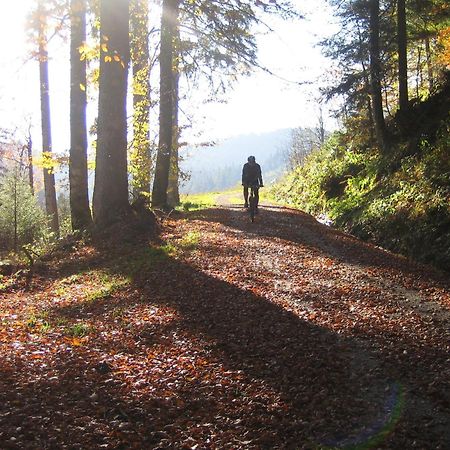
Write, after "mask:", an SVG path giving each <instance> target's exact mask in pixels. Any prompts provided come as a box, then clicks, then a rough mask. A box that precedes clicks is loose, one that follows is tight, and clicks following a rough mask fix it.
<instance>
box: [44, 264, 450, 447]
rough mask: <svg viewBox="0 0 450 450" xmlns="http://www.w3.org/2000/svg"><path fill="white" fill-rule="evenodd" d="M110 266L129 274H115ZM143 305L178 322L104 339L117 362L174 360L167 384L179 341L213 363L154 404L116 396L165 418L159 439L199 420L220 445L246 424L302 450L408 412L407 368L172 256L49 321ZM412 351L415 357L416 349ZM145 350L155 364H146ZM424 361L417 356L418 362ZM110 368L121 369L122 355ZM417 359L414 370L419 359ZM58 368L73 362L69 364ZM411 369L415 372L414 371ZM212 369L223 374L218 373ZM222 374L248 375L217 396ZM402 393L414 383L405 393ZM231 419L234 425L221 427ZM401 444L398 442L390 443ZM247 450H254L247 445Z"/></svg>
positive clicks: (275, 442) (345, 439)
mask: <svg viewBox="0 0 450 450" xmlns="http://www.w3.org/2000/svg"><path fill="white" fill-rule="evenodd" d="M112 270H116V271H117V273H118V274H120V275H124V274H126V272H124V271H123V270H120V269H119V268H118V267H115V268H113V269H112ZM139 305H152V306H153V307H157V308H158V307H163V308H167V307H168V308H170V310H172V311H174V319H173V320H172V321H171V322H170V323H169V324H167V323H158V322H155V323H153V322H151V320H150V319H149V320H147V321H144V322H143V323H141V324H140V325H132V324H131V322H129V324H131V328H130V329H127V328H126V326H125V328H124V329H125V331H123V333H124V334H123V335H121V337H120V339H118V337H117V336H114V335H112V336H110V337H103V338H102V339H101V340H95V345H96V347H99V348H101V349H102V353H104V354H106V355H109V356H108V358H112V355H113V354H114V353H116V354H117V353H120V354H121V355H127V356H128V357H130V358H137V359H142V360H146V361H148V364H149V366H150V367H154V364H155V363H154V361H160V360H162V361H165V362H164V364H163V365H162V367H163V370H162V372H161V377H162V378H163V379H164V373H165V372H170V370H171V366H175V367H176V365H177V364H179V362H177V357H176V356H175V357H174V353H173V352H174V351H175V354H176V353H177V350H176V349H178V351H179V352H180V353H181V354H182V353H183V351H182V350H181V349H180V346H179V344H177V342H178V341H179V340H180V339H181V341H183V340H184V341H187V342H190V343H195V342H197V341H198V340H200V341H202V348H203V350H202V351H201V352H203V356H202V357H203V359H205V360H206V361H207V363H205V365H204V367H203V369H202V368H201V367H200V368H197V369H196V370H194V371H193V372H192V370H191V369H189V370H188V372H189V376H187V375H186V374H184V375H183V374H182V373H179V374H177V375H172V378H174V379H176V380H178V381H174V380H173V379H171V382H172V385H173V387H172V388H171V389H166V388H165V387H161V386H158V388H157V389H156V391H155V392H156V393H155V392H154V395H153V394H152V395H153V397H151V398H148V396H146V395H145V394H144V395H142V396H141V397H139V399H138V400H136V401H132V400H130V399H129V398H128V396H129V391H128V389H129V388H130V387H129V386H128V387H126V388H123V389H119V390H118V391H117V392H115V391H114V390H113V391H111V392H110V394H108V395H109V396H110V397H114V399H115V400H114V401H117V402H118V403H120V404H121V405H122V406H121V408H123V409H124V410H125V411H131V412H129V413H126V414H127V415H128V416H130V417H131V416H132V415H133V413H132V411H134V410H135V409H136V408H141V409H143V412H142V415H143V417H145V418H149V417H155V416H158V414H159V417H158V419H152V420H153V422H152V423H155V428H154V429H153V431H152V432H151V433H154V432H161V430H163V431H164V430H165V428H166V427H175V428H177V427H178V429H180V428H181V429H183V427H186V426H187V424H186V422H185V421H186V416H189V415H190V416H191V417H194V418H195V420H197V421H199V423H204V422H205V421H207V422H209V423H211V422H213V423H214V428H215V429H216V430H217V433H218V435H220V436H222V437H221V439H222V438H223V436H225V435H227V433H230V436H231V435H232V434H233V433H232V430H234V429H236V428H238V429H240V430H241V428H242V430H241V432H245V433H246V435H247V437H248V439H246V441H249V442H252V443H253V444H254V445H255V446H256V447H255V448H274V447H276V448H299V447H298V443H301V444H300V448H314V447H316V446H318V445H319V444H321V443H322V444H324V443H327V445H333V446H334V445H338V444H339V445H340V446H342V445H344V444H346V445H350V444H351V443H353V444H355V443H358V442H359V441H361V440H362V441H366V440H367V439H371V438H373V437H374V436H375V435H377V433H380V432H381V430H382V429H383V427H386V426H387V425H388V424H391V425H392V421H393V420H394V419H393V418H394V411H395V410H396V408H397V409H398V408H399V407H400V406H399V404H400V403H401V401H402V400H401V394H400V391H399V387H398V386H399V384H398V383H397V381H398V380H400V381H399V382H400V383H401V382H403V383H408V381H405V380H406V378H405V377H403V374H402V373H401V371H400V373H399V372H395V371H394V372H393V371H391V370H389V368H388V366H387V365H386V364H385V361H384V355H383V354H382V353H376V352H372V351H369V350H368V349H367V348H366V347H364V346H362V345H361V344H360V343H359V342H358V340H357V339H353V338H349V337H342V336H341V335H339V334H336V333H333V332H331V331H330V330H328V329H325V328H322V327H319V326H317V325H314V324H312V323H311V322H308V321H307V320H302V319H301V318H299V317H298V316H297V315H295V314H293V313H292V312H289V311H287V310H285V309H283V308H281V307H280V306H277V305H275V304H273V303H271V302H270V301H268V300H267V299H265V298H264V297H261V296H258V295H255V294H254V293H252V292H251V291H247V290H243V289H239V288H238V287H236V286H234V285H233V284H230V283H227V282H224V281H221V280H218V279H215V278H213V277H210V276H208V275H206V274H204V273H203V272H200V271H198V270H196V269H194V268H193V267H192V266H190V265H188V264H185V263H182V262H180V261H177V260H174V259H172V258H168V257H162V258H160V259H159V260H158V263H157V265H153V266H152V267H150V268H148V267H147V268H146V269H145V270H143V271H141V272H139V273H137V274H135V276H134V280H133V284H132V285H131V286H129V287H128V288H126V289H124V290H121V291H119V292H117V293H115V294H114V295H113V296H111V297H108V298H103V299H100V300H97V301H95V302H89V303H86V304H75V305H71V306H68V307H63V308H60V307H56V308H54V310H53V311H52V312H51V315H54V316H58V317H61V316H62V317H70V318H75V319H79V320H82V319H83V318H85V317H94V318H95V319H96V320H97V321H99V322H100V323H102V322H103V323H104V324H105V326H108V323H109V322H110V321H111V317H112V315H113V313H114V311H115V310H116V309H117V308H122V309H123V310H130V311H131V310H134V308H136V307H138V306H139ZM99 328H100V327H99ZM405 345H406V346H407V349H408V352H410V353H412V354H414V352H415V349H414V345H413V343H406V342H405ZM181 347H182V346H181ZM174 349H175V350H174ZM431 350H432V355H433V359H435V361H441V362H443V361H445V358H446V355H444V354H440V353H439V352H438V351H437V350H435V349H431ZM431 350H430V351H431ZM199 351H200V350H199ZM148 354H152V355H153V356H152V357H151V358H150V359H148V357H147V356H146V355H148ZM155 355H156V356H155ZM430 355H431V353H430ZM155 358H156V359H155ZM419 358H421V356H420V355H417V360H416V361H418V360H419ZM110 360H111V361H113V364H114V359H110ZM410 361H413V363H414V358H412V359H410ZM66 362H67V363H69V361H66ZM97 363H98V361H97ZM61 364H65V362H64V358H62V361H61ZM92 364H94V363H92ZM194 365H195V364H194ZM413 366H414V364H413V365H412V366H409V369H411V370H414V367H413ZM217 367H220V370H219V369H218V368H217ZM214 371H216V375H214V376H211V373H212V372H214ZM224 371H230V373H232V374H233V375H232V376H234V377H237V376H238V375H239V374H240V375H239V377H241V379H239V382H238V383H236V384H233V383H232V385H231V386H230V388H228V387H226V386H222V385H221V387H220V388H218V387H217V385H220V383H222V381H221V380H220V375H219V374H220V373H223V372H224ZM181 372H182V371H181ZM218 373H219V374H218ZM208 377H210V378H211V377H212V379H213V380H215V383H216V384H214V383H210V380H209V378H208ZM397 377H398V380H397ZM169 378H170V377H169ZM205 380H209V381H207V382H205ZM149 382H150V381H149ZM402 390H403V392H405V391H408V390H413V387H412V386H411V387H408V386H406V385H405V386H404V387H403V388H402ZM258 392H260V394H261V398H259V399H258V398H257V399H256V400H255V401H250V402H249V401H248V398H249V396H251V395H253V396H256V397H258ZM249 393H250V394H249ZM86 395H87V394H86ZM155 398H157V399H158V400H157V401H156V404H158V405H160V402H162V403H163V404H164V405H165V406H164V408H166V409H167V411H165V412H164V413H161V411H160V410H161V409H162V407H161V405H160V406H158V408H159V410H158V409H156V410H155V407H154V406H152V404H153V403H154V402H155ZM161 399H165V400H161ZM245 399H247V400H245ZM143 405H145V406H143ZM412 406H413V405H412V404H410V405H409V408H410V410H409V412H408V414H410V411H411V409H412ZM158 411H159V412H158ZM403 413H404V411H403ZM419 416H420V415H419ZM225 417H228V418H230V417H232V419H233V420H231V419H230V421H224V419H223V418H225ZM130 420H131V419H130ZM133 420H134V419H133ZM136 420H138V419H136ZM142 420H144V419H142ZM142 420H141V419H139V420H138V422H139V421H140V422H139V424H140V423H141V422H142ZM417 420H419V421H420V420H424V419H423V417H418V416H417V414H416V415H414V414H413V415H412V416H410V415H408V416H407V417H406V418H405V416H404V417H403V425H402V429H401V431H400V432H399V436H400V437H399V439H400V440H402V439H403V440H404V439H406V440H407V441H408V442H409V440H411V442H412V441H413V440H414V437H415V436H416V435H417V432H416V431H415V427H416V426H417V424H414V422H417ZM144 421H145V420H144ZM155 421H156V422H155ZM236 423H238V424H239V426H237V425H236ZM139 427H141V425H139ZM140 433H142V431H140ZM430 433H431V434H430V436H429V439H431V440H432V441H434V442H440V439H447V441H446V442H448V439H449V436H448V433H447V435H445V436H444V437H442V436H441V437H439V436H438V434H437V431H436V430H432V431H431V432H430ZM152 436H153V434H152ZM156 436H159V435H158V434H157V435H156ZM161 436H163V435H161ZM396 436H397V435H396V434H394V435H392V437H391V438H390V439H392V442H395V439H396ZM161 439H164V436H163V437H161ZM180 439H181V437H180ZM230 439H231V437H230ZM233 439H235V437H233ZM141 442H144V441H141ZM233 442H234V444H235V446H237V447H239V443H238V442H236V441H233ZM399 442H400V441H399ZM179 443H180V442H178V444H179ZM228 444H230V443H228ZM253 444H252V445H253ZM244 448H247V447H246V446H244ZM248 448H253V447H252V446H251V445H250V444H249V445H248Z"/></svg>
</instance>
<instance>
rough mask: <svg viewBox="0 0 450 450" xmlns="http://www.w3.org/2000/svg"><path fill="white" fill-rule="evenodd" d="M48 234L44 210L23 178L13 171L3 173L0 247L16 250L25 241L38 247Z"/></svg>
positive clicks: (0, 189)
mask: <svg viewBox="0 0 450 450" xmlns="http://www.w3.org/2000/svg"><path fill="white" fill-rule="evenodd" d="M50 238H51V234H50V231H49V228H48V223H47V219H46V216H45V213H44V211H43V210H42V208H41V207H40V206H39V204H38V202H37V199H36V198H35V197H34V196H33V194H32V192H31V189H30V187H29V185H28V183H27V182H26V181H25V179H24V178H23V177H21V176H20V175H18V174H15V173H10V174H8V175H6V176H5V177H3V178H2V179H1V184H0V247H2V248H4V249H6V250H18V249H19V248H20V247H21V246H23V245H25V244H32V245H34V246H38V247H40V246H42V245H45V244H46V243H48V242H49V240H50ZM14 246H16V248H14Z"/></svg>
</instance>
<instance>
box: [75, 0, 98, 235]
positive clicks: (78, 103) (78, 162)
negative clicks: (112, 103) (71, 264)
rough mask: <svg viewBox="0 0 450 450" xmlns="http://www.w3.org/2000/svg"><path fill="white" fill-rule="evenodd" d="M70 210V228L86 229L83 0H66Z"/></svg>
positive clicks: (86, 179)
mask: <svg viewBox="0 0 450 450" xmlns="http://www.w3.org/2000/svg"><path fill="white" fill-rule="evenodd" d="M70 22H71V26H70V78H71V80H70V161H69V183H70V211H71V218H72V228H73V229H74V230H80V229H87V228H88V227H89V226H90V225H91V224H92V217H91V211H90V208H89V194H88V168H87V128H86V105H87V100H86V89H87V85H86V59H85V58H84V56H83V55H82V49H83V45H84V44H85V41H86V0H71V2H70Z"/></svg>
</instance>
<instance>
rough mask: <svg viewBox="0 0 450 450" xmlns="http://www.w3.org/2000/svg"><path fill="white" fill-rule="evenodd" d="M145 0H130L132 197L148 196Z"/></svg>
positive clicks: (147, 80) (149, 154)
mask: <svg viewBox="0 0 450 450" xmlns="http://www.w3.org/2000/svg"><path fill="white" fill-rule="evenodd" d="M148 14H149V11H148V0H131V2H130V20H131V22H130V24H131V30H130V31H131V62H132V66H133V142H132V149H131V154H130V162H129V166H130V169H129V172H130V173H131V174H132V176H133V177H132V181H131V183H132V187H133V194H134V196H135V197H139V196H144V197H146V198H149V197H150V175H151V171H152V161H151V152H150V128H149V127H150V125H149V122H150V79H149V76H150V74H149V63H150V56H149V45H148Z"/></svg>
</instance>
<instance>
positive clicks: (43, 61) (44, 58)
mask: <svg viewBox="0 0 450 450" xmlns="http://www.w3.org/2000/svg"><path fill="white" fill-rule="evenodd" d="M38 14H39V38H38V39H39V78H40V94H41V128H42V154H43V156H44V160H46V161H47V162H48V161H49V160H50V161H51V156H52V132H51V121H50V92H49V80H48V53H47V38H46V30H45V28H46V23H45V17H46V16H45V11H44V8H43V3H42V0H40V1H39V3H38ZM43 171H44V191H45V208H46V211H47V215H48V216H49V218H50V227H51V230H52V231H53V232H54V233H55V234H56V236H59V219H58V206H57V202H56V189H55V175H54V173H53V168H51V169H50V168H47V167H44V169H43Z"/></svg>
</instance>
